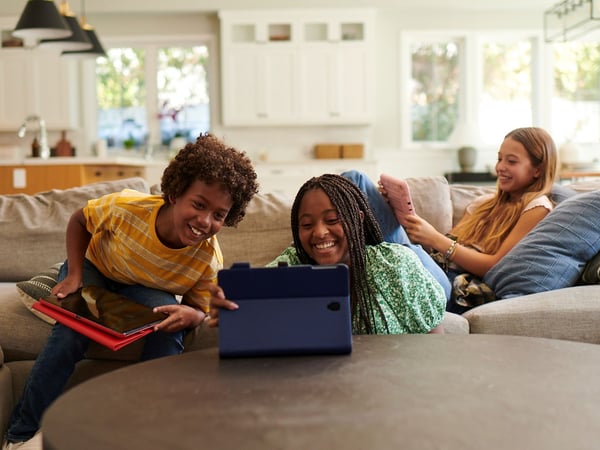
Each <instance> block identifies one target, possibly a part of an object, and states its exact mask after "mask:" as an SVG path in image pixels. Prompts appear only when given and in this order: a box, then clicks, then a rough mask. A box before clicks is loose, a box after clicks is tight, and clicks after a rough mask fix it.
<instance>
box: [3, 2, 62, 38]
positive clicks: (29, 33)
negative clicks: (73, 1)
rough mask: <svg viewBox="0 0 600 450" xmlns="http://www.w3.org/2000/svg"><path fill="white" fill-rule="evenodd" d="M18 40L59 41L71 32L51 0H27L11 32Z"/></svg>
mask: <svg viewBox="0 0 600 450" xmlns="http://www.w3.org/2000/svg"><path fill="white" fill-rule="evenodd" d="M12 34H13V36H15V37H18V38H20V39H25V40H27V39H29V40H40V39H60V38H66V37H69V36H70V35H71V34H72V31H71V29H70V27H69V25H68V24H67V22H66V21H65V19H64V17H63V16H62V15H61V14H60V13H59V11H58V8H57V7H56V5H55V4H54V2H53V1H52V0H29V1H28V2H27V4H26V5H25V9H24V10H23V13H22V14H21V17H20V18H19V21H18V22H17V26H16V27H15V29H14V31H13V33H12Z"/></svg>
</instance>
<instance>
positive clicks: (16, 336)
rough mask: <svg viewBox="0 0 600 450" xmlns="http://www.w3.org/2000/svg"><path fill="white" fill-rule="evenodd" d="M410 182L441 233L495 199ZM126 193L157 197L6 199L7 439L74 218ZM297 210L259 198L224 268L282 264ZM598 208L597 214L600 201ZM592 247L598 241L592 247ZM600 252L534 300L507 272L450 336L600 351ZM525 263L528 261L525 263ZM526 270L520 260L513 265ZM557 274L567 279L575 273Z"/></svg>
mask: <svg viewBox="0 0 600 450" xmlns="http://www.w3.org/2000/svg"><path fill="white" fill-rule="evenodd" d="M408 182H409V185H410V188H411V192H412V194H413V200H414V204H415V207H416V210H417V212H418V213H419V214H421V215H422V216H423V217H425V218H426V219H427V220H429V221H430V222H431V223H432V224H433V225H434V226H435V227H436V228H437V229H439V230H440V231H443V232H447V231H449V230H450V228H451V227H452V225H453V224H454V223H456V222H457V221H458V220H459V219H460V217H461V216H462V215H463V213H464V210H465V207H466V205H467V203H468V202H470V201H471V200H473V199H474V198H475V197H476V196H478V195H481V194H483V193H486V192H490V191H491V190H492V189H493V187H481V186H467V185H449V184H448V183H447V181H446V179H445V178H443V177H426V178H425V177H424V178H412V179H409V180H408ZM572 187H573V188H574V189H575V190H576V191H577V192H586V193H587V194H585V193H584V194H582V195H584V196H585V195H587V196H589V195H590V194H589V193H590V192H594V193H595V192H596V190H597V189H600V182H588V183H578V184H576V185H573V186H572ZM124 188H133V189H137V190H140V191H146V192H151V191H152V190H155V189H156V187H151V186H149V185H148V184H147V182H146V181H145V180H143V179H141V178H131V179H126V180H119V181H114V182H105V183H97V184H92V185H87V186H83V187H80V188H74V189H69V190H63V191H60V190H55V191H49V192H45V193H40V194H37V195H34V196H27V195H12V196H9V195H5V196H0V251H1V252H2V257H1V258H0V432H2V433H3V432H4V430H5V427H6V423H7V420H8V415H9V413H10V411H11V409H12V407H13V404H14V402H15V401H16V399H17V398H18V397H19V395H20V392H21V391H22V388H23V383H24V381H25V379H26V377H27V374H28V373H29V370H30V369H31V366H32V364H33V361H34V359H35V357H36V355H37V354H38V353H39V351H40V349H41V348H42V346H43V345H44V342H45V340H46V338H47V336H48V334H49V332H50V328H51V325H50V324H49V323H47V322H46V321H45V320H43V318H41V317H39V316H36V315H35V314H34V313H33V312H32V310H31V308H30V306H31V303H32V302H33V301H34V298H35V297H36V295H39V292H40V291H39V290H40V289H44V288H45V287H47V286H48V285H50V284H51V283H52V281H53V277H54V276H55V274H56V267H57V266H56V265H57V263H60V262H61V261H63V260H64V258H65V242H64V239H65V229H66V224H67V221H68V218H69V216H70V214H71V213H72V211H74V210H75V209H76V208H78V207H80V206H83V204H84V203H85V201H86V200H88V199H90V198H95V197H98V196H100V195H103V194H106V193H109V192H114V191H118V190H121V189H124ZM572 193H574V192H572ZM598 194H599V195H600V191H598ZM591 195H595V194H591ZM578 197H580V196H575V197H573V199H577V198H578ZM292 200H293V199H292V198H290V197H288V196H286V195H283V194H278V193H261V194H259V195H257V197H256V198H255V199H254V200H253V201H252V202H251V204H250V206H249V208H248V211H247V215H246V218H245V219H244V220H243V222H242V223H241V224H239V225H238V227H237V229H230V228H225V229H223V230H222V231H221V232H220V234H219V241H220V243H221V247H222V250H223V254H224V257H225V265H226V266H229V265H230V264H232V263H233V262H236V261H248V262H250V263H251V264H252V265H263V264H265V263H267V262H268V261H270V260H271V259H273V257H275V256H276V255H277V254H279V252H280V251H281V250H282V249H283V248H285V247H286V246H287V245H288V244H289V243H290V242H291V239H292V237H291V232H290V229H289V222H290V218H289V214H290V207H291V203H292ZM571 200H572V199H569V200H566V201H565V202H564V203H566V202H570V201H571ZM584 200H585V201H584V202H582V204H585V205H588V204H589V203H590V202H589V201H588V200H589V199H587V198H586V199H584ZM591 203H593V204H594V205H595V202H594V201H592V202H591ZM557 210H558V208H557ZM583 214H585V212H584V213H583ZM563 215H564V214H563ZM567 215H572V214H567ZM548 218H550V215H549V216H548ZM544 220H546V219H544ZM542 231H543V230H542ZM545 234H547V233H541V235H545ZM597 234H598V232H597V231H595V235H597ZM588 238H589V237H588ZM593 239H594V236H592V237H591V238H589V239H588V240H593ZM596 240H598V239H597V236H596ZM596 246H599V248H600V243H598V242H593V243H591V244H590V248H589V249H587V253H586V255H585V256H584V257H585V259H586V261H583V260H582V261H579V262H578V263H574V265H573V264H572V266H573V267H572V269H573V270H574V271H575V272H576V273H575V274H574V275H572V276H571V278H570V279H566V280H564V281H562V283H563V284H565V286H558V285H556V283H555V282H554V281H553V282H548V284H544V283H542V286H538V287H537V288H535V289H534V292H537V291H542V290H546V292H538V293H533V294H529V293H528V292H524V293H526V294H528V295H518V293H517V294H515V292H514V291H510V289H508V290H507V289H504V288H505V286H502V282H501V281H502V280H505V279H507V278H510V277H509V276H507V275H506V268H503V271H499V274H500V275H497V276H496V277H497V278H499V279H500V281H498V279H496V280H491V282H495V283H497V284H498V286H499V287H500V288H503V289H504V290H505V291H506V292H508V294H507V297H510V298H509V299H507V300H499V301H496V302H493V303H488V304H486V305H482V306H479V307H477V308H475V309H473V310H471V311H469V312H467V313H465V314H464V315H463V316H458V315H455V314H449V313H447V314H446V317H445V319H444V326H445V329H446V332H448V333H493V334H513V335H526V336H538V337H547V338H557V339H568V340H575V341H583V342H591V343H600V327H598V325H597V324H598V323H600V287H599V286H598V285H596V284H593V283H594V281H591V283H592V284H589V285H582V286H573V285H574V284H577V279H579V278H580V275H581V273H582V272H583V271H584V269H585V268H586V267H587V262H588V261H587V259H591V258H589V256H590V255H591V253H593V252H594V250H595V248H596ZM590 252H591V253H590ZM595 252H596V253H597V250H595ZM571 256H572V255H571ZM517 258H520V259H523V258H522V257H520V256H519V254H517ZM582 258H583V257H582ZM559 259H560V260H562V259H561V258H559ZM567 259H568V258H567ZM518 263H519V260H517V262H515V263H514V264H518ZM556 267H557V270H560V271H561V273H563V274H564V273H566V272H568V270H563V269H561V268H560V267H558V266H556ZM509 272H510V270H509ZM518 272H519V273H520V274H521V275H522V274H523V273H525V274H526V273H527V270H525V269H519V270H518ZM553 283H554V284H553ZM517 284H518V283H517ZM547 289H552V290H551V291H547ZM217 342H218V341H217V333H216V331H215V330H214V329H207V328H205V327H203V326H200V327H198V328H197V329H196V330H194V332H192V333H190V334H189V335H188V336H187V338H186V351H193V350H196V349H200V348H204V347H208V346H214V345H217ZM139 351H140V345H136V344H133V345H131V346H129V347H126V348H125V349H122V350H120V351H118V352H111V351H110V350H107V349H104V348H102V347H100V346H99V345H95V344H92V345H91V347H90V349H89V351H88V354H87V358H86V359H85V360H84V361H82V362H81V363H80V364H79V366H78V367H77V370H76V372H75V374H74V375H73V377H72V379H71V382H70V385H74V384H76V383H79V382H81V381H83V380H85V379H88V378H90V377H92V376H95V375H98V374H101V373H104V372H106V371H109V370H113V369H115V368H118V367H122V366H123V365H126V364H131V363H132V362H135V361H136V360H137V358H138V356H139Z"/></svg>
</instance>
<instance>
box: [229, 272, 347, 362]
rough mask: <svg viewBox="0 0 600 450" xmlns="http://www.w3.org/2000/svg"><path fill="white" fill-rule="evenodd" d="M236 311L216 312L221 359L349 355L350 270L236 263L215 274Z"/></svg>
mask: <svg viewBox="0 0 600 450" xmlns="http://www.w3.org/2000/svg"><path fill="white" fill-rule="evenodd" d="M218 279H219V285H220V286H221V287H222V288H223V290H224V292H225V297H226V298H227V299H229V300H232V301H234V302H236V303H237V304H238V305H239V309H237V310H233V311H231V310H226V309H220V310H219V354H220V356H221V357H222V358H227V357H240V356H270V355H299V354H346V353H350V352H351V351H352V321H351V313H350V288H349V274H348V267H347V266H345V265H343V264H338V265H332V266H310V265H301V266H287V265H285V266H283V265H282V266H279V267H260V268H251V267H250V265H249V264H247V263H237V264H234V265H233V266H232V267H231V268H230V269H223V270H221V271H220V272H219V275H218Z"/></svg>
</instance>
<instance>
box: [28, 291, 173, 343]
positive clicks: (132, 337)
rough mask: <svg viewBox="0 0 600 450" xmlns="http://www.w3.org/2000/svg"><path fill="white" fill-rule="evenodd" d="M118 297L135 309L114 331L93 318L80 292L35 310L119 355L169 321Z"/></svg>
mask: <svg viewBox="0 0 600 450" xmlns="http://www.w3.org/2000/svg"><path fill="white" fill-rule="evenodd" d="M119 297H121V299H120V302H121V305H119V306H122V304H123V303H122V302H126V305H125V307H126V308H129V309H132V310H131V311H129V317H125V316H123V315H122V316H121V317H119V319H122V320H119V325H120V326H121V327H122V329H111V328H109V327H108V326H107V324H103V323H101V321H100V320H99V319H98V318H94V316H93V315H91V314H90V311H89V310H88V309H87V308H86V307H85V300H83V299H82V297H81V292H80V291H79V292H77V293H75V294H70V295H69V296H67V297H65V299H62V300H58V299H56V298H53V299H51V298H50V297H49V298H41V299H39V300H38V301H37V302H35V303H34V304H33V306H32V307H33V308H34V309H35V310H37V311H39V312H41V313H43V314H46V315H47V316H49V317H52V318H53V319H55V320H56V321H57V322H59V323H62V324H63V325H65V326H68V327H69V328H72V329H73V330H75V331H77V332H79V333H81V334H83V335H84V336H87V337H89V338H90V339H92V340H94V341H96V342H98V343H99V344H102V345H104V346H105V347H107V348H110V349H111V350H114V351H116V350H119V349H120V348H122V347H124V346H126V345H128V344H131V343H132V342H135V341H137V340H138V339H141V338H143V337H144V336H146V335H147V334H149V333H152V332H153V330H154V328H153V327H154V325H155V324H156V323H158V322H160V320H162V318H164V317H166V316H164V317H162V315H158V314H155V313H152V310H151V309H150V308H148V307H146V306H144V305H140V304H138V303H135V302H133V301H132V300H129V299H127V298H125V297H122V296H119ZM61 305H62V306H61ZM86 316H87V317H86ZM113 317H114V315H113ZM130 321H131V324H130ZM113 326H114V325H113ZM115 328H117V327H115Z"/></svg>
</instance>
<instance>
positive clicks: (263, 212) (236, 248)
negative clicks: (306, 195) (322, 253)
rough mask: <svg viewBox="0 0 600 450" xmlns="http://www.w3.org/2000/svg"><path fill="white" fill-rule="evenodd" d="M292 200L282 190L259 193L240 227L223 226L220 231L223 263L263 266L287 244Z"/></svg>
mask: <svg viewBox="0 0 600 450" xmlns="http://www.w3.org/2000/svg"><path fill="white" fill-rule="evenodd" d="M292 201H293V199H292V198H291V197H290V196H288V195H286V194H282V193H270V194H256V196H255V197H254V198H253V199H252V200H251V201H250V204H249V205H248V208H247V210H246V217H244V219H243V220H242V221H241V222H240V223H239V224H238V226H237V228H229V227H223V228H222V229H221V231H219V234H218V235H217V237H218V239H219V244H220V245H221V250H222V251H223V259H224V266H225V267H230V266H231V264H233V263H234V262H249V263H250V264H251V265H253V266H263V265H265V264H266V263H268V262H270V261H272V260H273V259H275V257H276V256H278V255H279V254H280V253H281V252H282V251H283V249H285V248H286V247H288V246H289V245H290V243H291V242H292V232H291V228H290V211H291V207H292Z"/></svg>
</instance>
